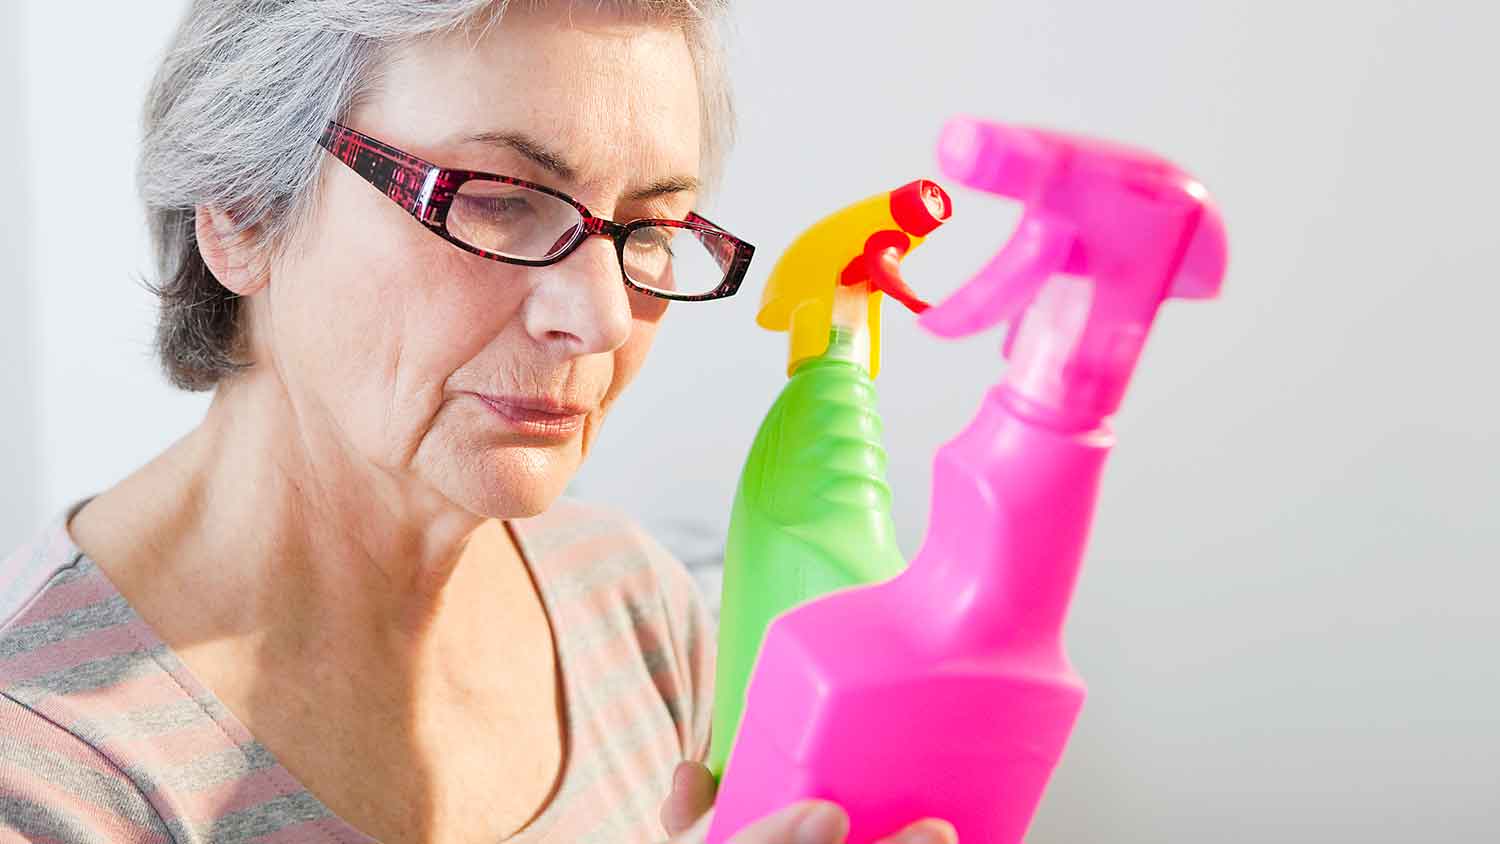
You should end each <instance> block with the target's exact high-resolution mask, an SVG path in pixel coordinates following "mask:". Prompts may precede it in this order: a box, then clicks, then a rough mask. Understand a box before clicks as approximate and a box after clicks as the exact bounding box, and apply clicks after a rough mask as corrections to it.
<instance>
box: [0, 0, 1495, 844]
mask: <svg viewBox="0 0 1500 844" xmlns="http://www.w3.org/2000/svg"><path fill="white" fill-rule="evenodd" d="M740 5H741V7H742V8H741V9H740V10H739V12H738V20H739V26H738V34H737V45H736V48H735V60H736V61H735V74H736V80H737V82H736V85H737V89H738V91H739V95H740V104H741V111H742V118H743V121H742V133H741V143H740V145H739V147H738V148H737V151H736V153H735V155H734V157H733V159H732V161H731V166H730V177H729V179H728V182H727V184H726V186H725V189H724V191H723V194H722V199H721V201H720V202H719V203H718V204H717V206H715V207H714V208H713V216H715V217H716V218H718V219H720V220H721V221H722V222H724V223H725V224H726V225H727V226H729V227H730V228H732V229H733V230H734V231H736V232H737V233H741V234H743V235H744V236H745V237H747V238H748V239H750V240H751V241H753V242H755V243H756V244H757V245H758V246H759V247H760V250H761V251H760V255H761V256H762V257H761V259H760V260H759V261H758V263H757V266H756V268H755V270H754V271H752V273H751V278H750V281H749V283H748V285H747V293H746V295H742V296H741V297H739V298H738V299H736V300H732V301H731V302H728V303H720V304H717V305H707V306H699V307H692V308H690V307H679V308H676V309H674V311H673V312H672V314H671V315H670V316H669V318H668V324H667V325H666V327H665V329H664V330H663V332H662V335H661V338H660V340H659V341H658V344H657V348H656V350H655V352H654V353H653V358H652V362H651V364H650V365H649V366H648V367H647V368H646V370H645V372H644V373H643V374H642V376H641V378H640V379H639V381H638V382H637V384H636V386H635V387H633V388H632V391H631V392H630V393H629V394H627V396H626V398H625V399H624V400H622V403H621V405H620V407H619V408H618V409H617V410H616V411H615V415H614V417H613V418H612V419H611V422H610V424H609V425H608V426H606V429H605V432H604V433H603V435H602V436H601V438H600V440H599V442H598V445H597V448H596V451H595V455H594V456H593V458H592V460H591V463H590V465H589V466H588V467H587V468H586V469H585V471H584V472H583V474H582V475H581V477H580V478H579V480H578V483H577V484H576V490H577V491H578V492H579V493H580V494H581V495H583V496H584V497H589V498H595V499H598V500H603V501H608V502H612V503H614V504H616V505H619V506H622V507H624V508H626V509H628V510H630V511H633V512H634V513H636V514H637V515H638V516H639V517H640V518H641V519H642V520H643V521H645V522H647V523H648V524H649V525H652V526H653V527H654V528H656V529H657V530H659V531H660V532H661V533H662V535H663V536H664V537H665V538H666V539H667V540H668V541H669V542H671V543H673V544H675V545H677V546H678V547H679V549H680V550H682V551H683V553H684V554H685V555H686V556H688V557H691V558H695V559H696V558H699V557H711V556H712V554H713V546H714V540H713V537H715V536H716V535H718V533H719V532H720V531H722V528H723V522H724V520H725V516H726V514H727V512H728V509H729V503H730V498H731V495H732V492H733V484H734V481H735V478H736V476H737V474H738V471H739V465H740V461H741V460H742V459H743V456H744V451H745V449H746V448H747V446H748V443H749V441H750V439H751V437H752V435H753V433H754V429H755V426H756V424H757V423H758V421H759V418H760V416H761V414H763V413H764V411H765V409H766V408H767V406H768V405H769V403H770V401H771V398H772V397H773V395H774V393H775V391H776V390H778V389H779V387H780V384H781V382H782V377H781V374H780V373H781V367H782V358H783V350H784V342H785V340H784V338H783V337H781V336H779V335H770V334H765V333H761V332H759V331H758V330H757V329H754V328H753V327H752V318H753V314H754V310H755V306H756V302H757V298H758V293H759V286H760V283H761V282H762V281H763V280H764V277H765V274H766V272H767V271H768V270H769V269H770V267H771V265H772V263H773V261H774V259H775V257H776V256H777V255H778V254H779V252H780V251H781V249H782V248H783V247H784V246H785V245H786V244H787V243H788V242H789V241H790V239H791V238H792V237H793V236H794V235H795V234H796V232H797V231H798V230H799V229H800V228H801V227H802V226H803V225H805V224H806V223H808V222H810V221H811V220H812V219H814V218H815V217H817V216H820V215H821V214H822V213H824V212H827V211H829V210H832V209H834V208H836V207H839V206H841V205H843V204H846V203H847V202H849V201H852V200H854V199H857V198H860V197H863V196H866V195H868V194H871V193H873V192H875V191H877V190H883V189H887V188H889V187H893V186H895V185H897V184H900V183H902V182H905V181H907V180H909V179H911V178H915V177H918V176H924V175H927V176H932V175H936V168H935V166H934V164H933V159H932V149H933V141H934V138H935V135H936V132H937V129H938V127H939V126H940V125H941V123H942V121H943V119H944V118H945V117H947V116H948V115H951V114H955V113H960V112H969V113H976V114H982V115H986V116H990V117H995V118H1003V119H1006V120H1011V121H1015V122H1022V123H1036V124H1044V125H1050V126H1053V127H1058V128H1065V129H1070V130H1075V131H1083V132H1088V133H1092V134H1098V135H1103V136H1108V137H1112V138H1116V139H1120V140H1124V141H1128V142H1132V143H1137V144H1140V145H1144V146H1147V147H1150V148H1152V149H1155V150H1158V151H1160V152H1162V153H1164V154H1166V155H1168V156H1170V157H1172V158H1173V159H1175V160H1177V161H1178V162H1180V163H1181V164H1183V165H1184V166H1186V167H1188V168H1189V169H1190V170H1192V171H1193V172H1195V173H1197V174H1198V175H1199V176H1200V177H1201V178H1202V179H1203V180H1204V182H1205V183H1206V184H1207V185H1208V186H1209V188H1210V190H1211V191H1212V192H1213V193H1214V194H1215V195H1216V196H1217V198H1218V199H1219V201H1220V202H1221V204H1222V207H1223V210H1224V213H1225V217H1226V219H1227V222H1228V226H1229V231H1230V237H1231V247H1232V258H1231V273H1230V276H1229V279H1228V282H1227V284H1226V288H1225V296H1224V298H1223V299H1222V301H1219V302H1213V303H1191V304H1171V305H1168V306H1167V307H1166V308H1165V309H1164V310H1163V313H1162V316H1161V319H1160V320H1159V322H1158V325H1157V329H1156V332H1155V336H1154V337H1153V338H1152V341H1151V343H1150V344H1149V346H1148V348H1147V352H1146V355H1145V358H1144V361H1143V363H1142V367H1141V370H1140V374H1139V375H1138V376H1137V378H1136V379H1135V383H1134V386H1133V389H1132V393H1131V395H1130V397H1129V399H1128V400H1127V403H1126V405H1125V408H1124V411H1123V412H1122V413H1121V414H1120V416H1119V417H1118V419H1117V429H1118V431H1119V439H1120V444H1119V447H1118V449H1117V453H1116V454H1115V456H1114V457H1113V458H1112V463H1111V465H1110V467H1109V471H1108V473H1107V477H1106V483H1105V489H1104V494H1103V499H1102V503H1101V506H1100V511H1099V517H1098V520H1097V522H1096V529H1095V533H1094V539H1093V544H1092V546H1091V549H1090V554H1089V560H1088V564H1087V567H1086V569H1085V572H1084V577H1083V579H1082V582H1081V585H1080V589H1079V594H1078V597H1077V600H1076V602H1075V605H1074V610H1073V616H1072V621H1071V624H1070V630H1069V648H1070V651H1071V653H1072V654H1073V656H1074V659H1075V662H1076V663H1077V665H1078V667H1079V670H1080V671H1081V672H1082V673H1083V675H1084V676H1085V678H1086V679H1087V680H1088V681H1089V684H1090V693H1091V698H1090V701H1089V703H1088V705H1087V706H1086V708H1085V710H1084V714H1083V717H1082V719H1081V721H1080V723H1079V726H1078V728H1077V731H1076V732H1075V734H1074V737H1073V740H1072V743H1071V745H1070V747H1069V749H1068V753H1067V756H1066V757H1065V759H1064V762H1063V765H1062V766H1061V768H1060V769H1059V771H1058V774H1057V776H1056V777H1055V779H1054V781H1053V784H1052V786H1051V789H1050V791H1049V793H1048V796H1047V798H1046V801H1045V803H1044V805H1043V808H1042V810H1041V812H1040V814H1039V816H1038V818H1037V820H1036V823H1035V824H1034V827H1033V830H1032V834H1031V836H1030V837H1029V840H1030V841H1031V842H1032V844H1050V843H1055V844H1063V842H1086V841H1089V842H1091V841H1110V842H1161V841H1171V842H1221V841H1254V842H1259V841H1273V840H1275V841H1306V842H1351V844H1352V842H1361V844H1385V842H1389V843H1390V844H1396V843H1397V842H1402V843H1403V844H1404V842H1411V841H1426V842H1433V841H1451V842H1475V841H1493V840H1497V839H1500V658H1497V656H1496V651H1497V649H1500V621H1497V615H1500V611H1497V609H1496V602H1497V600H1500V574H1497V568H1500V518H1497V512H1496V510H1497V503H1500V489H1497V482H1500V433H1497V431H1500V423H1497V421H1496V420H1497V417H1500V389H1497V382H1500V379H1497V377H1496V375H1495V373H1494V369H1495V365H1496V363H1497V362H1500V350H1497V343H1496V339H1495V338H1496V331H1495V328H1494V326H1495V323H1496V320H1497V319H1500V270H1497V265H1500V214H1497V211H1496V208H1497V204H1496V202H1497V199H1500V166H1497V164H1496V156H1497V154H1500V119H1497V116H1496V112H1497V110H1496V106H1495V100H1496V99H1497V95H1496V91H1495V90H1494V89H1495V83H1496V82H1497V80H1500V61H1497V59H1496V58H1495V54H1496V51H1495V46H1494V44H1493V36H1494V33H1495V32H1496V31H1497V30H1500V13H1497V6H1496V4H1493V3H1461V2H1430V3H1416V2H1398V0H1378V2H1377V0H1370V1H1369V2H1353V1H1352V0H1347V1H1346V2H1288V0H1215V2H1211V3H1200V2H1186V0H1181V1H1180V2H1165V0H1154V2H1153V0H1144V2H1133V3H1121V2H1110V1H1109V0H1047V2H1031V3H1019V2H1005V3H965V4H959V3H922V4H917V3H906V4H899V7H898V6H897V4H884V3H833V2H825V3H807V2H802V3H792V2H782V0H746V1H745V2H742V3H741V4H740ZM180 8H181V7H180V4H179V3H172V2H153V3H128V4H113V3H97V4H88V8H87V12H86V13H85V12H83V11H81V10H80V8H78V7H76V6H75V5H74V4H59V3H53V2H44V0H26V1H25V2H20V3H3V4H0V160H3V161H5V162H7V164H8V165H10V166H8V167H7V169H6V178H5V181H4V182H3V183H0V190H3V193H0V197H3V198H0V279H3V280H0V290H3V291H4V293H5V296H4V299H3V300H0V355H3V365H0V401H3V402H4V403H5V409H4V412H3V413H0V442H3V443H4V450H3V452H0V473H3V477H4V482H3V483H0V545H3V546H10V545H13V544H15V543H18V542H20V541H21V540H22V539H23V538H24V537H25V536H26V535H27V534H28V533H29V532H30V531H31V530H32V529H33V528H35V527H36V526H37V525H38V524H39V523H40V522H41V520H43V519H44V518H46V517H48V516H50V515H51V514H53V513H54V512H56V511H57V510H59V509H60V508H62V507H63V506H65V505H66V503H68V502H69V501H71V500H73V499H76V498H78V497H80V496H83V495H86V494H88V493H90V492H92V491H97V490H99V489H101V488H102V487H104V486H107V485H108V484H110V483H111V482H112V481H113V480H115V479H117V478H119V477H120V476H122V475H123V474H125V473H126V472H128V471H129V470H130V469H131V468H133V467H135V466H136V465H138V464H140V463H141V462H142V461H144V460H145V459H147V458H148V457H149V456H150V455H152V454H154V453H155V452H157V451H158V450H160V449H161V448H162V447H163V446H165V445H166V444H167V443H168V442H170V441H171V440H172V439H173V438H175V437H177V436H179V435H180V434H181V433H182V432H183V431H185V430H186V429H188V428H189V427H190V426H191V425H192V424H193V422H194V420H195V418H196V417H197V415H198V414H199V413H200V412H201V410H202V408H203V406H204V401H205V400H204V399H203V397H201V396H188V395H182V394H177V393H174V392H173V391H172V390H170V389H169V388H168V387H166V386H165V384H164V382H163V381H162V379H161V378H160V377H159V376H158V374H157V372H156V368H155V364H154V362H153V361H152V360H151V358H150V354H149V346H150V333H151V320H152V318H153V308H152V302H151V299H150V297H149V296H148V295H147V294H146V293H145V292H144V291H143V289H142V288H141V287H140V285H139V284H138V283H137V279H138V277H139V276H140V274H142V273H143V272H144V271H145V270H146V269H147V268H148V266H149V264H148V260H147V251H146V245H145V240H144V235H143V225H142V223H141V219H140V214H139V212H138V208H137V204H136V202H135V199H134V195H133V191H132V178H133V175H132V166H133V156H134V152H135V139H136V120H137V114H138V111H139V107H140V103H141V98H142V93H143V91H144V87H145V84H146V80H147V78H148V75H149V73H150V71H151V68H152V66H153V63H154V61H155V60H156V58H157V56H158V54H159V51H160V49H161V47H162V45H163V43H164V41H165V38H166V36H167V34H168V32H169V30H170V28H171V26H172V24H173V23H174V21H175V17H176V15H177V14H178V13H179V11H180ZM18 176H19V177H21V178H22V179H23V182H22V184H23V187H22V188H21V189H20V190H19V191H18V188H17V182H16V181H15V180H16V178H17V177H18ZM954 193H955V198H956V202H957V209H956V214H957V216H956V218H955V220H954V221H953V222H952V223H950V224H949V225H948V226H947V227H946V228H945V229H943V230H941V231H939V232H938V233H937V235H935V236H934V237H933V238H932V239H931V240H930V241H929V243H928V244H927V245H926V246H924V247H923V249H922V250H921V251H919V252H918V253H917V254H916V255H914V256H913V257H912V258H911V259H910V260H909V261H908V262H907V263H908V271H907V274H908V277H909V279H910V280H911V281H912V283H913V285H914V286H915V287H917V288H918V289H919V290H921V291H923V292H925V293H927V294H928V295H930V296H939V295H941V294H942V293H943V292H946V291H948V290H951V289H953V288H954V287H956V286H957V285H958V284H959V283H960V282H961V280H963V279H964V278H966V277H967V274H968V273H969V272H971V271H972V270H973V269H974V268H976V267H977V266H978V265H979V264H980V263H981V262H982V261H983V260H984V259H985V258H987V257H988V256H989V254H991V253H992V252H993V251H994V250H995V249H996V248H998V246H999V245H1000V243H1001V242H1002V240H1003V239H1004V237H1005V236H1006V234H1007V233H1008V230H1009V227H1010V225H1011V224H1012V223H1013V222H1014V219H1015V213H1014V209H1011V208H1008V207H1007V206H1005V205H1004V204H1003V203H1000V202H996V201H990V200H986V199H983V198H980V197H977V196H975V195H972V194H969V193H965V192H962V191H959V190H955V191H954ZM887 326H888V329H887V330H888V334H887V338H888V340H887V348H888V355H887V359H886V371H885V373H884V374H883V375H882V377H881V381H880V386H881V390H882V406H883V410H884V413H885V421H886V425H887V433H888V445H889V448H890V452H891V482H892V485H893V487H894V489H895V491H896V496H897V508H898V509H897V522H898V525H899V528H900V533H901V537H902V541H903V543H904V545H905V547H906V548H907V549H908V550H909V551H914V550H915V548H916V547H917V545H918V544H919V542H920V539H921V535H922V531H923V528H924V523H925V519H926V513H925V502H926V494H927V483H928V459H929V457H930V454H931V452H932V450H933V449H934V448H935V447H936V446H937V445H938V444H939V443H940V442H942V441H943V440H944V439H946V438H947V437H948V436H949V435H951V434H952V433H953V432H955V431H956V430H957V429H958V428H959V427H960V426H961V425H962V424H963V423H964V422H965V421H966V420H967V419H968V418H969V416H970V414H971V413H972V411H973V409H974V407H975V405H976V402H977V401H978V398H979V396H980V394H981V393H982V391H983V390H984V389H985V388H986V386H987V385H988V384H990V383H991V382H993V381H994V380H996V378H997V374H998V372H999V370H1000V364H999V361H998V357H997V354H996V345H997V342H998V337H994V336H992V337H984V338H979V339H976V340H973V341H967V342H964V343H959V344H939V343H937V342H934V341H932V340H931V339H929V338H927V337H925V336H923V335H921V334H920V333H919V332H918V331H917V330H916V329H915V328H914V327H913V326H912V324H911V321H910V320H909V319H908V318H907V317H905V316H904V315H903V314H901V313H899V312H897V311H895V310H887ZM143 504H148V503H143ZM981 844H982V842H981Z"/></svg>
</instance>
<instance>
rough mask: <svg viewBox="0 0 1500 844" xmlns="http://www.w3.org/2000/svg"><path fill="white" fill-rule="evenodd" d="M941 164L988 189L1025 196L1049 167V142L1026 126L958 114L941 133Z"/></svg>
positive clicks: (953, 174)
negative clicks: (1042, 172)
mask: <svg viewBox="0 0 1500 844" xmlns="http://www.w3.org/2000/svg"><path fill="white" fill-rule="evenodd" d="M937 155H938V166H939V167H941V168H942V170H943V173H944V174H946V175H948V176H950V177H952V178H953V179H956V180H958V181H959V182H961V183H963V184H965V185H967V186H969V187H971V188H974V189H975V190H982V191H984V192H986V193H993V194H998V195H1000V196H1008V197H1011V198H1013V199H1024V198H1025V197H1026V196H1027V195H1028V194H1029V193H1030V192H1031V190H1032V189H1033V187H1034V186H1035V183H1036V179H1037V176H1038V175H1040V173H1041V171H1042V170H1044V169H1045V168H1046V165H1047V159H1048V150H1047V148H1046V145H1045V144H1044V143H1042V142H1041V141H1040V139H1038V138H1037V137H1036V136H1035V135H1033V134H1032V133H1031V132H1029V131H1027V130H1025V129H1013V128H1010V127H1007V126H1001V125H999V124H995V123H985V122H981V121H978V120H974V119H972V118H968V117H955V118H953V119H951V120H949V121H948V123H947V124H946V125H945V126H943V131H942V134H941V135H940V136H939V137H938V154H937Z"/></svg>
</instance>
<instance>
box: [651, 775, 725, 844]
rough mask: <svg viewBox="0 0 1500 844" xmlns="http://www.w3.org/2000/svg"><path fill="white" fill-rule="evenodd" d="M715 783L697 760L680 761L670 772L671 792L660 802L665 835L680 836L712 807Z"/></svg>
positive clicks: (715, 788) (715, 789)
mask: <svg viewBox="0 0 1500 844" xmlns="http://www.w3.org/2000/svg"><path fill="white" fill-rule="evenodd" d="M717 789H718V784H717V783H715V782H714V775H713V774H711V773H709V770H708V769H707V768H705V767H703V766H702V765H700V764H698V763H697V762H681V763H679V764H678V765H677V770H676V771H675V772H673V774H672V793H671V794H669V795H667V799H666V801H665V802H664V803H662V804H661V825H662V826H663V827H666V830H667V834H668V835H681V834H682V833H683V832H685V831H687V829H688V827H691V826H692V825H693V822H694V821H696V820H698V819H699V818H701V817H703V813H704V812H707V811H708V810H709V809H711V808H713V805H714V792H715V791H717Z"/></svg>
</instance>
